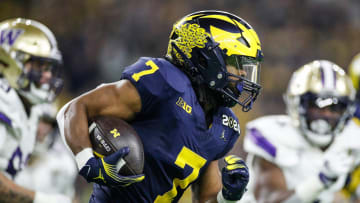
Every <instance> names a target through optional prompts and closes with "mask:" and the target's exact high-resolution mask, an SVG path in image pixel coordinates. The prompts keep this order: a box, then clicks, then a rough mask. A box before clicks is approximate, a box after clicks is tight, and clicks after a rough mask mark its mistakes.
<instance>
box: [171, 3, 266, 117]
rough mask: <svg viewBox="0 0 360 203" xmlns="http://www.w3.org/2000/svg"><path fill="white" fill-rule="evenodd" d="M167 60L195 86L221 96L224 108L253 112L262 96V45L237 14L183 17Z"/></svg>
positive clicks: (219, 12) (197, 13)
mask: <svg viewBox="0 0 360 203" xmlns="http://www.w3.org/2000/svg"><path fill="white" fill-rule="evenodd" d="M166 57H167V58H168V59H169V60H170V61H171V62H173V63H174V64H175V65H177V66H179V67H181V68H182V69H183V70H184V72H185V73H187V75H189V77H190V79H191V81H192V82H195V83H197V84H205V85H206V86H207V87H209V88H210V89H211V90H214V91H215V92H216V93H217V94H220V100H221V105H223V106H229V107H232V106H234V105H235V104H236V103H238V104H240V105H241V106H242V109H243V111H249V110H250V109H251V107H252V104H253V102H254V101H255V100H256V97H257V96H258V94H259V92H260V89H261V86H260V84H259V77H260V61H262V58H263V54H262V51H261V46H260V41H259V38H258V35H257V34H256V32H255V31H254V29H253V28H252V27H251V26H250V25H249V24H248V23H247V22H246V21H244V20H243V19H241V18H239V17H238V16H236V15H234V14H231V13H227V12H223V11H216V10H209V11H199V12H195V13H192V14H189V15H187V16H185V17H183V18H182V19H180V20H179V21H178V22H176V23H175V24H174V26H173V29H172V32H171V34H170V40H169V45H168V50H167V54H166Z"/></svg>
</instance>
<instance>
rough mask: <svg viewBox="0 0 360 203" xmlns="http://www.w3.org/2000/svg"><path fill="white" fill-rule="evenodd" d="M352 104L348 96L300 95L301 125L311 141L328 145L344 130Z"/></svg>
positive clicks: (322, 145)
mask: <svg viewBox="0 0 360 203" xmlns="http://www.w3.org/2000/svg"><path fill="white" fill-rule="evenodd" d="M352 106H353V102H352V101H351V100H350V99H349V98H348V97H336V96H331V95H328V96H319V95H316V94H313V93H306V94H304V95H302V96H301V97H300V127H301V129H302V130H303V131H304V132H305V136H306V138H307V139H308V140H309V141H310V142H312V143H314V144H317V145H319V146H321V147H324V146H327V145H328V144H330V143H331V141H332V140H333V139H334V136H335V135H336V134H338V133H340V132H341V131H342V130H343V128H344V126H345V124H346V122H347V121H348V120H349V118H350V117H351V114H352V113H351V112H352V111H353V108H351V107H352Z"/></svg>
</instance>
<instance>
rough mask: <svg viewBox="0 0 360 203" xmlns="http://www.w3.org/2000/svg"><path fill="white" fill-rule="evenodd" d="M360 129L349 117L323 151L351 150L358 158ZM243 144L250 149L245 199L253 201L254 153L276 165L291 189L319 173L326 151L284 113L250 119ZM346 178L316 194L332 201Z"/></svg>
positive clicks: (340, 178)
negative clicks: (248, 175)
mask: <svg viewBox="0 0 360 203" xmlns="http://www.w3.org/2000/svg"><path fill="white" fill-rule="evenodd" d="M359 132H360V128H359V127H358V126H356V124H354V123H353V121H349V123H348V124H347V125H346V127H345V128H344V130H343V132H342V133H341V134H339V135H337V136H336V137H335V140H334V142H333V143H332V144H331V145H330V147H329V148H328V149H327V150H326V151H330V150H335V151H337V152H339V151H344V150H346V151H352V154H353V156H354V157H358V159H359V158H360V156H359V151H360V142H359V141H358V138H357V137H358V136H359ZM244 148H245V151H246V152H248V153H249V154H248V157H247V163H248V166H249V168H250V174H251V175H250V182H249V192H247V194H246V197H244V199H247V200H250V201H251V202H254V199H253V196H252V189H253V186H254V183H255V181H256V177H257V174H255V173H256V172H255V170H252V164H253V163H252V161H253V158H254V156H257V157H261V158H263V159H265V160H267V161H269V162H271V163H273V164H275V165H277V166H278V167H279V168H280V169H281V170H282V172H283V175H284V178H285V181H286V185H287V187H288V189H289V190H292V189H295V187H296V186H297V185H298V184H299V183H301V182H302V181H304V180H305V179H307V178H308V177H309V176H315V175H318V174H319V172H320V170H321V168H322V166H323V163H324V158H325V156H324V155H325V153H326V151H322V150H321V149H320V148H318V147H316V146H313V145H311V144H310V143H309V142H308V141H307V140H306V139H305V138H304V136H302V134H301V132H300V131H299V130H298V128H296V127H294V126H293V125H292V123H291V118H290V117H288V116H286V115H277V116H265V117H261V118H258V119H256V120H254V121H251V122H249V123H248V124H247V126H246V136H245V140H244ZM345 181H346V175H344V176H343V177H339V178H338V180H337V182H336V183H335V184H334V185H333V186H331V187H330V188H329V189H327V190H324V191H323V192H322V193H320V194H319V196H318V199H319V200H320V202H331V201H332V199H333V197H334V194H335V192H337V191H338V190H340V189H341V188H342V187H343V185H344V183H345ZM244 202H245V200H244Z"/></svg>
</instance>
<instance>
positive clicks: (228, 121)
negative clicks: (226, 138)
mask: <svg viewBox="0 0 360 203" xmlns="http://www.w3.org/2000/svg"><path fill="white" fill-rule="evenodd" d="M222 124H223V125H224V126H227V127H229V128H231V129H233V130H235V131H236V132H238V133H239V134H240V125H239V123H238V122H237V120H236V119H234V118H233V117H231V116H228V115H226V114H223V115H222Z"/></svg>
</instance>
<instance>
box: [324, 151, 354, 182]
mask: <svg viewBox="0 0 360 203" xmlns="http://www.w3.org/2000/svg"><path fill="white" fill-rule="evenodd" d="M324 160H325V161H324V163H323V166H322V169H321V171H320V174H319V176H320V180H321V182H322V183H324V185H325V187H329V186H331V185H332V184H333V183H334V182H335V181H336V180H337V178H338V177H340V176H342V175H346V174H347V173H349V172H350V171H351V170H352V168H353V167H354V161H355V156H352V155H351V154H350V153H349V152H348V151H345V150H342V151H339V152H336V151H330V152H327V153H326V154H325V159H324Z"/></svg>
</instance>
